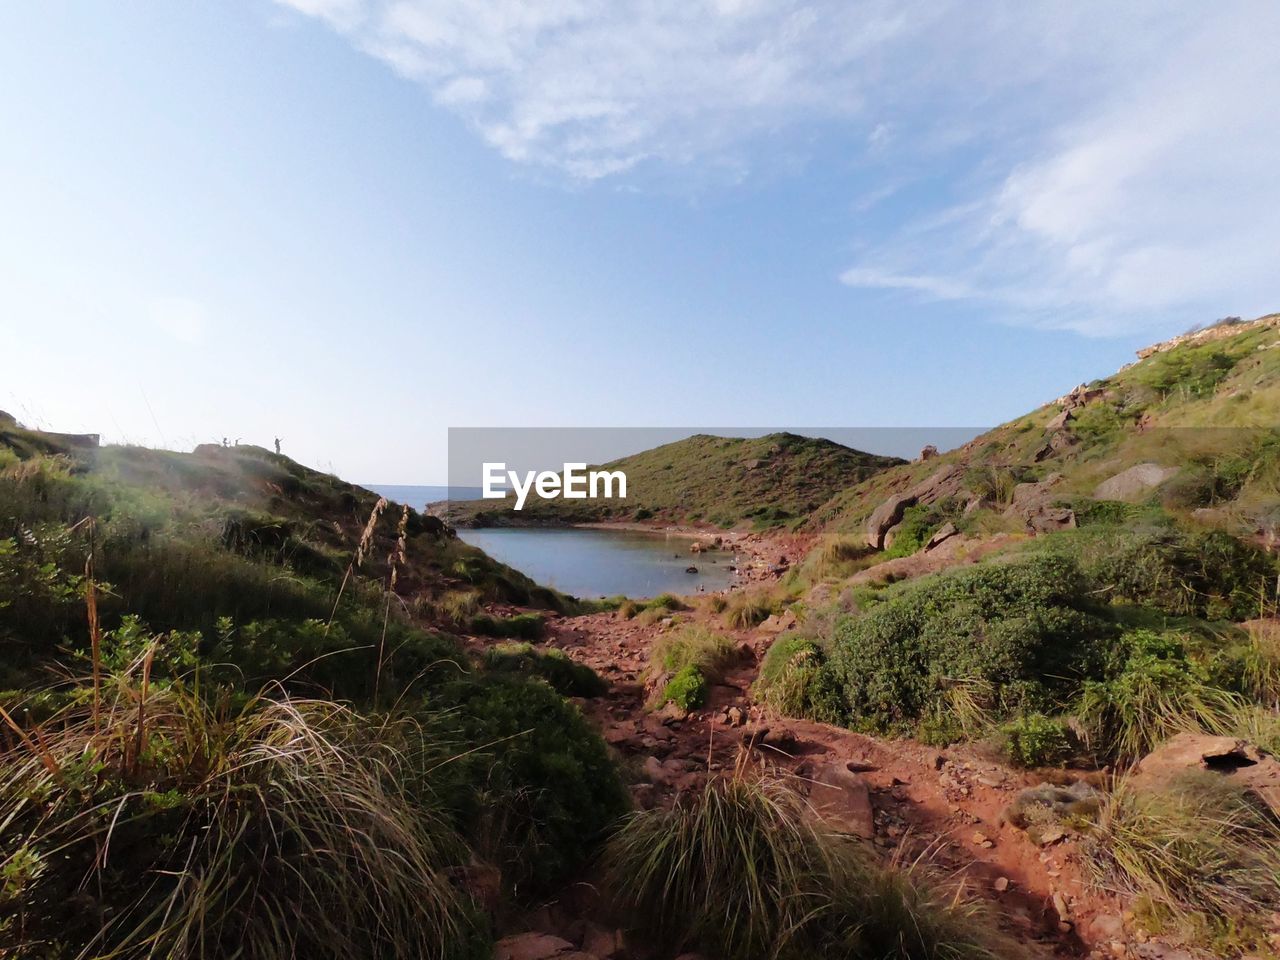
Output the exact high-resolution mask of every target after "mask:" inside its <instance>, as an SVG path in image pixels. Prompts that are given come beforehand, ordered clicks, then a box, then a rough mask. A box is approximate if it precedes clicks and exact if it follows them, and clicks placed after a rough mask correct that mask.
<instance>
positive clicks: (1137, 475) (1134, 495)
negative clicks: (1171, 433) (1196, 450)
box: [1093, 462, 1178, 501]
mask: <svg viewBox="0 0 1280 960" xmlns="http://www.w3.org/2000/svg"><path fill="white" fill-rule="evenodd" d="M1177 472H1178V468H1177V467H1162V466H1160V464H1158V463H1149V462H1148V463H1138V464H1134V465H1133V466H1132V467H1130V468H1129V469H1128V470H1122V471H1121V472H1120V473H1117V474H1116V475H1115V476H1114V477H1111V478H1110V479H1108V480H1104V481H1102V483H1100V484H1098V487H1097V489H1096V490H1094V491H1093V495H1094V497H1096V498H1097V499H1099V500H1124V501H1134V500H1141V499H1143V498H1144V497H1145V496H1146V495H1147V493H1148V492H1149V491H1151V490H1153V489H1155V488H1156V487H1158V486H1160V484H1162V483H1164V482H1165V481H1166V480H1168V479H1169V478H1170V477H1172V476H1173V475H1174V474H1175V473H1177Z"/></svg>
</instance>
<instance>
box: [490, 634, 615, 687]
mask: <svg viewBox="0 0 1280 960" xmlns="http://www.w3.org/2000/svg"><path fill="white" fill-rule="evenodd" d="M484 659H485V665H486V666H487V667H488V668H489V669H490V670H493V671H497V672H510V673H523V674H526V675H530V676H535V677H541V678H542V679H543V680H545V681H547V683H549V684H551V687H552V689H553V690H555V691H556V692H557V693H559V694H562V695H563V696H566V697H598V696H600V695H601V694H602V693H604V692H605V691H606V690H608V689H609V685H608V684H607V683H605V682H604V681H603V680H602V679H600V676H599V675H598V674H597V673H596V672H595V671H594V670H592V669H591V668H590V667H588V666H587V665H586V664H584V663H577V662H576V661H574V660H573V659H572V658H570V656H569V655H568V654H567V653H565V652H564V651H563V650H560V649H558V648H556V647H551V648H548V649H546V650H538V649H536V648H535V647H534V646H533V644H531V643H499V644H496V645H494V646H492V647H489V648H488V649H487V650H485V654H484Z"/></svg>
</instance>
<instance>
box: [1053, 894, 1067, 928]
mask: <svg viewBox="0 0 1280 960" xmlns="http://www.w3.org/2000/svg"><path fill="white" fill-rule="evenodd" d="M1053 909H1054V912H1055V913H1057V915H1058V919H1059V920H1061V921H1063V922H1066V921H1068V920H1070V919H1071V913H1070V911H1068V910H1067V898H1066V897H1064V896H1063V895H1062V891H1060V890H1055V891H1054V892H1053Z"/></svg>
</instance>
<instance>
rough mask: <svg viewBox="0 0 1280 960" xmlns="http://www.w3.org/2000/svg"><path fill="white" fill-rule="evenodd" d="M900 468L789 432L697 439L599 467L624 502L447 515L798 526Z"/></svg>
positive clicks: (533, 501)
mask: <svg viewBox="0 0 1280 960" xmlns="http://www.w3.org/2000/svg"><path fill="white" fill-rule="evenodd" d="M901 462H902V461H901V460H898V459H896V458H894V457H881V456H876V455H874V454H869V453H863V452H861V451H859V450H853V449H851V448H849V447H845V446H841V445H840V444H838V443H834V442H832V441H830V440H824V439H820V438H811V437H801V436H797V435H795V434H790V433H774V434H769V435H768V436H764V437H753V438H748V439H743V438H736V437H715V436H708V435H705V434H699V435H697V436H693V437H689V438H687V439H685V440H679V441H676V442H675V443H669V444H666V445H664V446H661V447H655V448H654V449H652V450H646V451H644V452H643V453H637V454H634V455H633V456H629V457H623V458H621V459H619V460H615V461H613V462H611V463H608V464H605V465H604V469H608V470H621V471H623V472H625V473H626V475H627V498H626V499H625V500H608V499H603V498H600V499H586V500H563V499H557V500H544V501H538V500H537V498H536V497H533V496H531V497H530V500H529V502H528V503H526V504H525V507H524V509H523V510H521V511H520V512H519V513H517V512H515V511H514V510H512V509H510V508H509V507H508V508H506V509H495V507H494V504H495V501H470V502H457V503H452V504H450V507H449V513H448V516H449V518H450V519H451V520H453V521H455V522H457V523H459V524H462V525H476V526H487V525H501V524H506V523H586V522H593V521H600V520H632V519H635V520H657V521H666V522H672V523H710V524H715V525H717V526H720V527H725V528H728V527H733V526H737V525H740V524H750V525H752V526H753V527H755V528H756V529H765V528H769V527H775V526H780V525H784V524H794V523H796V522H800V521H802V520H803V519H804V518H805V517H807V516H808V515H809V514H810V513H811V512H812V511H813V510H814V509H816V508H817V507H818V506H819V505H820V504H822V503H825V502H826V501H828V500H829V499H830V498H831V497H832V495H833V494H834V493H835V492H836V491H837V490H840V489H842V488H844V487H848V486H850V485H851V484H856V483H858V482H860V481H862V480H863V479H865V478H867V477H870V476H872V475H874V474H875V473H877V472H879V471H881V470H884V469H887V468H888V467H891V466H894V465H895V464H899V463H901ZM509 502H510V500H508V503H509Z"/></svg>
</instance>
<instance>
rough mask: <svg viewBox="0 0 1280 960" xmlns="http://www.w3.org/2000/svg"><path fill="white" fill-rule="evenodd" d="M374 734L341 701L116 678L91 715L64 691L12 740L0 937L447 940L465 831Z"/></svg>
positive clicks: (27, 942) (352, 944) (138, 944)
mask: <svg viewBox="0 0 1280 960" xmlns="http://www.w3.org/2000/svg"><path fill="white" fill-rule="evenodd" d="M82 699H83V698H82ZM379 733H382V734H386V733H388V731H387V730H385V729H383V730H382V731H377V730H370V729H369V728H368V725H367V723H366V722H365V721H363V720H362V718H360V717H358V716H357V715H356V714H354V713H352V712H351V711H349V710H348V709H346V708H344V707H342V706H340V705H337V704H334V703H330V702H326V701H312V700H298V699H289V698H287V697H284V696H283V695H282V696H281V698H280V699H278V700H268V699H264V698H255V699H253V700H251V701H250V702H248V703H247V704H246V705H244V706H243V707H241V708H239V709H234V710H233V709H230V708H226V707H224V708H223V709H215V708H213V707H211V706H209V705H208V704H206V703H205V702H203V701H202V700H201V698H199V697H198V696H196V695H194V694H193V693H190V692H188V691H186V690H185V689H183V688H182V687H181V686H171V687H167V688H155V687H153V688H152V689H150V690H148V689H147V687H146V682H145V679H142V678H138V677H134V676H128V675H123V676H122V675H117V676H113V677H108V678H106V679H105V681H104V689H103V696H102V701H101V705H100V709H99V717H98V718H97V720H96V721H95V719H94V716H93V711H92V708H91V707H90V708H86V707H84V706H82V705H74V706H71V707H68V708H66V709H64V710H63V711H61V712H60V713H58V714H57V715H56V716H54V717H53V718H52V719H51V720H49V721H48V722H46V723H44V724H42V725H40V726H38V727H36V728H34V729H32V730H30V731H24V735H23V736H22V737H21V738H20V739H19V740H18V743H17V744H16V745H15V746H13V747H12V748H10V749H8V750H7V751H6V753H5V755H4V758H3V759H4V763H3V767H2V769H3V773H2V774H0V822H2V823H4V824H5V825H6V826H5V831H4V834H3V837H0V876H3V877H4V878H5V883H4V888H3V893H2V894H0V913H2V914H3V918H4V922H3V923H0V954H10V952H12V953H11V954H10V955H16V956H37V955H39V956H45V955H49V956H53V955H57V956H68V957H70V956H75V957H84V958H90V957H92V958H99V957H101V958H106V957H112V958H117V957H118V958H129V960H132V958H139V960H141V958H144V957H148V958H150V957H172V958H205V957H210V958H212V957H224V956H248V957H255V958H262V960H275V958H279V960H284V958H293V957H317V958H334V960H338V958H374V957H377V958H401V957H403V958H419V957H444V956H446V955H448V954H450V953H451V951H453V950H454V949H455V948H457V947H458V946H459V945H460V944H463V943H466V942H467V940H468V936H469V933H468V931H469V924H470V921H469V916H470V913H469V911H470V908H469V905H468V902H467V901H466V899H465V898H464V897H463V896H462V895H461V894H460V893H459V892H458V891H457V890H456V889H455V888H454V886H453V885H452V884H451V882H450V881H449V879H448V876H447V874H446V870H447V869H448V868H449V866H450V865H451V864H455V863H457V862H459V859H458V858H459V856H460V855H461V849H462V848H461V845H460V843H459V842H458V840H457V839H456V837H455V835H454V834H453V832H452V830H451V829H450V828H449V827H448V826H447V825H446V823H445V821H444V820H443V819H441V818H440V817H438V816H437V815H435V814H434V813H433V812H431V811H430V810H428V809H426V808H424V807H422V806H420V805H415V804H414V803H412V802H411V801H410V800H409V799H408V798H407V797H406V796H405V795H404V794H403V793H401V791H400V788H399V786H398V782H399V780H400V779H401V777H400V776H399V772H398V766H399V765H400V763H401V760H400V756H399V754H398V753H397V752H396V751H395V750H394V749H392V748H391V747H390V746H388V740H387V738H386V737H385V736H380V735H379Z"/></svg>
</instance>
